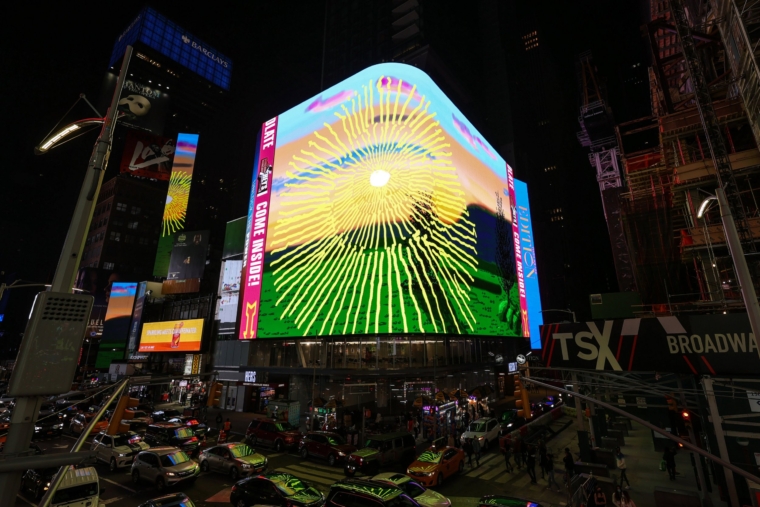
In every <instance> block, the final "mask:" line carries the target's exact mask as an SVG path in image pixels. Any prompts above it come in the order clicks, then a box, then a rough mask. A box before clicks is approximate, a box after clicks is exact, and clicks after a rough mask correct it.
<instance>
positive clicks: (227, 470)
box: [198, 443, 267, 481]
mask: <svg viewBox="0 0 760 507" xmlns="http://www.w3.org/2000/svg"><path fill="white" fill-rule="evenodd" d="M198 463H199V464H200V466H201V471H203V472H208V471H209V470H212V471H214V472H222V473H223V474H228V475H229V476H230V477H231V478H232V480H233V481H234V480H237V478H238V477H242V476H246V475H251V474H260V473H262V472H264V470H266V467H267V459H266V458H265V457H264V456H263V455H261V454H259V453H257V452H256V451H255V450H253V449H252V448H251V447H250V446H248V444H241V443H231V444H222V445H215V446H213V447H209V448H208V449H206V450H204V451H203V452H202V453H201V454H200V456H199V457H198Z"/></svg>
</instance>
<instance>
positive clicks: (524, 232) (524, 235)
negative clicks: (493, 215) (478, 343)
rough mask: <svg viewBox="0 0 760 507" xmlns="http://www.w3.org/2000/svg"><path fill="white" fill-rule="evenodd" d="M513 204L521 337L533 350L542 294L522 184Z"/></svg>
mask: <svg viewBox="0 0 760 507" xmlns="http://www.w3.org/2000/svg"><path fill="white" fill-rule="evenodd" d="M514 191H515V201H516V208H517V211H516V215H517V220H516V223H517V229H518V232H519V234H520V254H521V262H522V270H521V271H522V276H523V283H524V284H525V304H526V305H527V307H525V308H523V307H522V306H521V312H522V314H523V315H524V319H523V336H529V337H530V347H531V348H532V349H540V348H541V331H540V329H539V328H540V326H541V325H542V324H543V323H544V317H543V314H542V313H541V293H540V292H539V288H538V267H537V266H536V248H535V242H534V241H533V223H532V222H531V216H530V202H529V200H528V185H526V184H525V183H523V182H522V181H520V180H518V179H515V180H514Z"/></svg>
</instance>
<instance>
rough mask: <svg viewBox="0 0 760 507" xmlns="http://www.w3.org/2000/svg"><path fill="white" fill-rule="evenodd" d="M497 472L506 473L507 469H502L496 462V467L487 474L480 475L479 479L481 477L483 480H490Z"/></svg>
mask: <svg viewBox="0 0 760 507" xmlns="http://www.w3.org/2000/svg"><path fill="white" fill-rule="evenodd" d="M498 474H504V475H507V469H506V468H505V469H504V470H502V469H501V467H500V466H499V465H498V464H497V465H496V468H494V469H493V470H491V471H490V472H488V473H487V474H484V475H483V476H482V477H481V479H483V480H484V481H490V480H491V479H493V478H494V477H496V476H497V475H498Z"/></svg>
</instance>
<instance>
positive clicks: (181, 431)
mask: <svg viewBox="0 0 760 507" xmlns="http://www.w3.org/2000/svg"><path fill="white" fill-rule="evenodd" d="M174 436H175V437H177V438H190V437H192V436H193V430H191V429H190V428H177V429H176V430H174Z"/></svg>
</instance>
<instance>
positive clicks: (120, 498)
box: [100, 496, 124, 505]
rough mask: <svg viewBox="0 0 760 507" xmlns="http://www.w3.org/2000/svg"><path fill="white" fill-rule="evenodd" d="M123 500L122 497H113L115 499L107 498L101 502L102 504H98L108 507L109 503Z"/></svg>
mask: <svg viewBox="0 0 760 507" xmlns="http://www.w3.org/2000/svg"><path fill="white" fill-rule="evenodd" d="M123 499H124V497H123V496H115V497H113V498H109V499H108V500H103V501H102V502H100V503H102V504H104V505H108V504H109V503H114V502H118V501H119V500H123Z"/></svg>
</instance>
